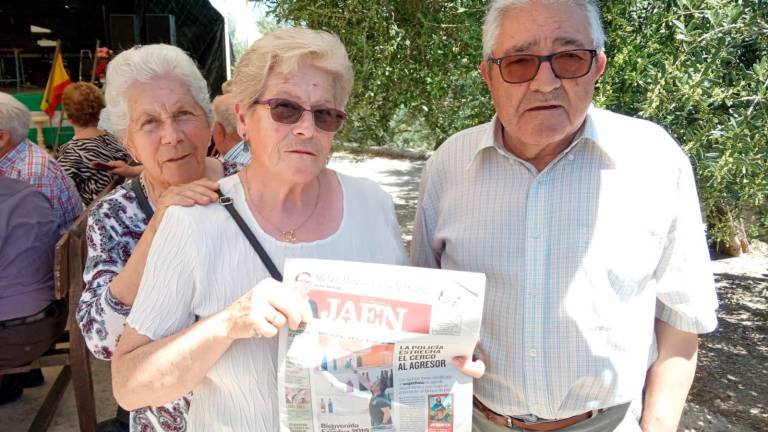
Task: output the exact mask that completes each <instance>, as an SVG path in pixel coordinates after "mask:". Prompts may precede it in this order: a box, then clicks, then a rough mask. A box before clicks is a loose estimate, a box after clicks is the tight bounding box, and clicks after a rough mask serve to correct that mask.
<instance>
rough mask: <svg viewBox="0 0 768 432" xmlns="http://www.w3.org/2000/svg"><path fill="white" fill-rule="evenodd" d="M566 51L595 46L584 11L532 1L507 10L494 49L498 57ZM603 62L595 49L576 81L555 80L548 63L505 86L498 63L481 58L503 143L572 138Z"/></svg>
mask: <svg viewBox="0 0 768 432" xmlns="http://www.w3.org/2000/svg"><path fill="white" fill-rule="evenodd" d="M569 49H594V45H593V43H592V35H591V33H590V28H589V19H588V17H587V13H586V12H585V11H584V10H583V9H581V8H580V7H578V6H575V5H572V4H569V3H565V2H562V3H545V2H532V3H529V4H527V5H525V6H519V7H514V8H511V9H509V10H508V11H507V13H506V15H505V16H504V18H503V20H502V25H501V29H500V31H499V35H498V37H497V39H496V43H495V45H494V47H493V50H492V53H493V57H495V58H498V57H503V56H507V55H511V54H535V55H549V54H553V53H556V52H560V51H565V50H569ZM605 62H606V58H605V54H603V53H599V54H598V57H597V58H596V59H595V61H594V63H593V65H592V69H591V70H590V72H589V73H588V74H587V75H586V76H583V77H581V78H576V79H559V78H557V77H556V76H555V75H554V74H553V72H552V68H551V66H550V64H549V63H542V64H541V67H540V68H539V71H538V74H537V75H536V77H535V78H534V79H533V80H532V81H528V82H524V83H519V84H509V83H506V82H504V81H503V80H502V79H501V75H500V73H499V68H498V66H497V65H495V64H489V63H488V62H487V61H482V62H481V63H480V72H481V74H482V75H483V80H484V81H485V83H486V85H487V86H488V89H489V90H490V92H491V97H492V98H493V104H494V106H495V108H496V113H497V114H498V117H499V120H500V121H501V123H502V124H503V126H504V139H505V145H506V146H507V147H508V148H509V147H510V146H512V147H513V148H514V147H517V146H521V145H522V146H527V147H534V148H536V147H540V148H544V147H547V146H549V145H553V144H555V143H562V142H565V141H570V140H571V139H572V138H573V136H574V135H575V133H576V132H577V131H578V129H579V128H580V127H581V125H582V123H583V122H584V119H585V117H586V113H587V109H588V108H589V104H590V103H591V101H592V94H593V91H594V88H595V83H596V82H597V79H598V78H599V77H600V75H602V73H603V70H604V69H605Z"/></svg>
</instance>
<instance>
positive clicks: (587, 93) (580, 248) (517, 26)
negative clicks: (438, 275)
mask: <svg viewBox="0 0 768 432" xmlns="http://www.w3.org/2000/svg"><path fill="white" fill-rule="evenodd" d="M604 42H605V35H604V33H603V29H602V24H601V23H600V12H599V9H598V7H597V5H596V3H595V2H594V1H588V0H581V1H539V0H531V1H526V0H495V1H493V2H491V5H490V7H489V10H488V14H487V16H486V21H485V25H484V28H483V60H482V61H481V63H480V73H481V74H482V77H483V80H484V81H485V83H486V85H487V86H488V89H489V90H490V93H491V97H492V99H493V104H494V107H495V110H496V115H495V116H494V117H493V119H492V120H491V121H490V122H489V123H486V124H483V125H480V126H476V127H473V128H470V129H467V130H464V131H461V132H459V133H457V134H456V135H454V136H452V137H450V138H449V139H448V140H447V141H446V142H445V143H444V144H443V145H442V146H441V147H440V148H439V150H437V151H436V152H435V154H434V155H433V156H432V158H431V159H430V160H429V162H428V163H427V166H426V168H425V172H424V175H423V178H422V184H421V193H420V202H419V206H418V209H417V213H416V222H415V228H414V236H413V242H412V250H411V259H412V262H413V264H414V265H418V266H426V267H439V268H445V269H453V270H464V271H473V272H482V273H485V274H486V275H487V277H488V285H487V291H486V292H487V294H486V295H487V298H486V304H485V310H484V315H483V323H482V329H483V330H482V333H481V338H480V343H479V346H478V350H477V353H478V357H480V358H479V359H478V360H477V361H476V362H475V363H481V362H482V363H484V365H485V366H487V371H486V373H485V375H483V376H482V378H480V379H477V380H476V381H475V411H474V426H473V430H474V431H481V432H485V431H508V430H542V431H546V430H566V431H601V432H602V431H612V430H616V431H637V430H643V431H674V430H676V428H677V424H678V422H679V419H680V415H681V412H682V408H683V405H684V403H685V398H686V395H687V393H688V391H689V389H690V386H691V383H692V381H693V376H694V371H695V368H696V355H697V349H698V348H697V341H698V338H697V334H698V333H704V332H709V331H712V330H714V329H715V327H716V325H717V318H716V314H715V310H716V308H717V298H716V295H715V291H714V282H713V277H712V273H711V269H710V262H709V255H708V250H707V244H706V240H705V227H704V224H703V223H702V218H701V211H700V207H699V201H698V196H697V190H696V184H695V181H694V176H693V172H692V169H691V164H690V162H689V160H688V158H687V157H686V155H685V154H684V153H683V152H682V150H681V149H680V147H679V146H678V145H677V143H676V142H675V140H674V139H673V138H672V137H670V136H669V134H668V133H667V132H666V131H664V130H663V129H662V128H661V127H659V126H657V125H655V124H653V123H651V122H648V121H644V120H638V119H634V118H631V117H626V116H623V115H619V114H615V113H612V112H610V111H606V110H601V109H597V108H595V107H593V106H591V101H592V96H593V92H594V88H595V84H596V82H597V80H598V79H599V78H600V76H601V75H602V73H603V71H604V70H605V67H606V61H607V60H606V55H605V53H604V50H603V48H604ZM633 402H634V403H633Z"/></svg>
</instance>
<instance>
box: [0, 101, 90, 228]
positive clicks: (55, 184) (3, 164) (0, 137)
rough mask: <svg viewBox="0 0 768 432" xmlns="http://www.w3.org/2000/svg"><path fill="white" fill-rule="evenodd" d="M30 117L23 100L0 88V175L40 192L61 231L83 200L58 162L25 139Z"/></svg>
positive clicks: (78, 210)
mask: <svg viewBox="0 0 768 432" xmlns="http://www.w3.org/2000/svg"><path fill="white" fill-rule="evenodd" d="M31 121H32V120H31V116H30V114H29V110H28V109H27V107H25V106H24V104H22V103H21V102H19V101H18V100H16V98H14V97H13V96H11V95H9V94H8V93H2V92H0V176H5V177H10V178H15V179H19V180H23V181H25V182H27V183H31V184H32V186H34V187H35V188H36V189H38V190H39V191H41V192H42V193H44V194H45V196H47V197H48V200H49V201H50V203H51V205H52V206H53V216H54V217H55V218H56V221H57V222H58V228H57V232H58V233H59V234H62V233H64V231H65V230H66V229H67V228H69V226H70V225H71V224H72V222H74V221H75V219H77V217H78V216H80V212H82V211H83V203H82V202H81V201H80V195H78V193H77V188H76V187H75V184H74V183H73V182H72V179H70V178H69V177H67V175H66V174H65V173H64V171H63V170H62V169H61V167H60V166H59V164H58V163H56V161H54V160H53V159H51V158H50V157H49V156H48V155H47V154H46V153H45V152H43V151H42V150H40V148H39V147H38V146H37V145H35V144H34V143H31V142H30V141H29V140H28V139H27V132H28V131H29V124H30V122H31Z"/></svg>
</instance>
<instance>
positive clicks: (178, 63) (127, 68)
mask: <svg viewBox="0 0 768 432" xmlns="http://www.w3.org/2000/svg"><path fill="white" fill-rule="evenodd" d="M161 76H172V77H175V78H178V79H180V80H181V81H182V82H183V83H185V84H186V85H187V87H188V88H189V91H190V93H192V97H193V98H194V99H195V101H196V102H197V104H198V105H200V108H201V109H202V110H203V112H205V114H206V116H207V117H208V122H209V123H211V124H213V111H212V110H211V103H210V97H209V96H208V84H207V83H206V82H205V79H204V78H203V75H202V74H201V73H200V70H198V69H197V66H196V65H195V62H194V60H192V58H190V57H189V55H187V53H185V52H184V51H183V50H181V48H178V47H175V46H172V45H166V44H153V45H144V46H136V47H133V48H131V49H129V50H126V51H123V52H121V53H120V54H118V55H117V56H115V58H114V59H112V61H110V62H109V66H108V67H107V86H106V89H105V92H104V93H105V95H104V96H105V99H106V102H107V107H106V108H105V109H104V111H106V114H105V117H107V118H109V121H110V126H111V132H112V133H114V134H115V135H116V136H117V137H118V138H120V140H121V141H124V140H125V133H126V131H127V129H128V122H129V120H130V119H129V118H128V117H129V112H128V102H127V98H126V91H128V89H129V88H130V87H131V85H133V84H134V83H136V82H149V81H151V80H152V79H153V78H157V77H161Z"/></svg>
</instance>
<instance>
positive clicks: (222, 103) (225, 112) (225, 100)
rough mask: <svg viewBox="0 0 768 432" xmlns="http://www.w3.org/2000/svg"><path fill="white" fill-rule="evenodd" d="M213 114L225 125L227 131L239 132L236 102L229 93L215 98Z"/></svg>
mask: <svg viewBox="0 0 768 432" xmlns="http://www.w3.org/2000/svg"><path fill="white" fill-rule="evenodd" d="M211 105H213V115H214V118H215V119H216V121H217V122H219V123H221V125H222V126H224V130H226V131H227V133H230V134H232V133H237V116H236V115H235V103H234V101H233V100H232V98H231V97H230V95H229V94H223V95H219V96H216V97H215V98H213V103H212V104H211Z"/></svg>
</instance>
